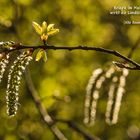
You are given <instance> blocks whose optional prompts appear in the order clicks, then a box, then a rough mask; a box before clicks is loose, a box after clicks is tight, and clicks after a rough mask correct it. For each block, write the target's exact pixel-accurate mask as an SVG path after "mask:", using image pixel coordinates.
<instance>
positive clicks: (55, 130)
mask: <svg viewBox="0 0 140 140" xmlns="http://www.w3.org/2000/svg"><path fill="white" fill-rule="evenodd" d="M25 76H26V82H27V86H28V89H29V91H30V94H31V96H32V98H33V100H34V102H35V104H36V106H37V108H38V111H39V112H40V115H41V117H42V119H43V120H44V122H45V123H46V124H47V125H48V127H49V128H50V130H51V131H52V133H53V134H54V135H55V136H56V138H57V139H58V140H68V139H67V138H66V137H65V136H64V134H63V133H62V132H61V131H60V130H59V128H58V127H57V126H56V125H55V121H54V120H53V119H52V118H51V116H50V115H49V114H48V112H47V110H46V109H45V107H44V106H43V104H42V103H41V101H40V98H39V96H38V93H37V91H36V89H35V87H34V85H33V82H32V79H31V75H30V72H29V70H27V71H26V75H25Z"/></svg>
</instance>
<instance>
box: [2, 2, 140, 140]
mask: <svg viewBox="0 0 140 140" xmlns="http://www.w3.org/2000/svg"><path fill="white" fill-rule="evenodd" d="M117 5H119V6H128V5H131V6H133V5H137V6H140V1H139V0H114V1H113V0H112V1H108V0H102V1H100V0H85V1H82V0H51V1H50V0H0V41H10V40H12V41H15V42H20V43H23V44H25V45H39V44H42V42H41V41H40V39H39V36H38V35H37V34H36V33H35V31H34V29H33V27H32V21H36V22H38V23H40V24H41V23H42V22H43V21H47V23H54V24H55V25H56V27H57V28H59V29H60V33H59V34H57V35H56V36H53V37H51V38H49V40H48V43H49V44H51V45H56V46H78V45H87V46H97V47H104V48H108V49H113V50H117V51H119V52H121V53H122V54H124V55H127V54H128V52H129V50H130V49H131V47H132V46H133V45H134V44H135V42H136V41H137V39H138V38H139V37H140V25H124V24H123V21H124V20H130V19H137V20H139V21H140V15H137V16H122V15H118V16H116V15H114V16H113V15H110V14H109V11H110V10H111V9H112V7H113V6H117ZM47 54H48V61H47V62H46V63H44V62H32V63H31V65H30V67H29V69H30V71H31V75H32V79H33V82H34V84H35V87H36V89H37V91H38V93H39V96H40V98H41V101H42V103H43V105H44V106H45V107H46V109H47V110H48V111H49V113H50V114H51V115H52V116H53V117H55V118H60V119H67V120H72V121H74V122H76V123H77V124H78V125H79V126H80V127H82V128H83V129H84V130H85V131H88V132H90V133H91V134H93V135H96V136H98V137H100V138H101V139H102V140H133V139H135V140H139V139H140V86H139V84H140V78H139V77H140V72H139V71H131V72H130V74H129V76H128V78H127V85H126V93H125V95H124V97H123V101H122V106H121V110H120V114H119V121H118V123H117V124H116V125H112V126H109V125H107V124H106V123H105V115H104V114H105V106H106V103H107V98H104V97H103V98H102V97H101V98H100V104H99V106H98V111H97V119H96V122H95V124H94V125H93V126H88V125H85V124H84V123H83V118H84V98H85V88H86V85H87V82H88V79H89V77H90V75H91V73H92V71H93V70H94V69H96V68H99V67H101V68H104V67H106V65H111V64H112V61H113V60H118V59H116V57H113V56H111V55H107V54H102V53H99V52H91V51H80V50H77V51H60V50H59V51H54V50H49V51H48V53H47ZM139 54H140V49H139V48H138V49H137V50H136V51H135V53H134V55H133V59H134V60H136V61H137V62H139V63H140V56H139ZM7 71H8V70H7ZM6 83H7V76H6V74H5V77H4V80H3V82H2V83H1V87H0V93H1V94H0V139H1V140H30V139H31V140H55V137H54V135H53V134H52V133H51V131H50V129H49V128H48V127H47V126H46V125H45V124H44V123H43V121H42V120H41V117H40V114H39V113H38V110H37V108H36V106H35V103H34V102H33V100H32V98H31V96H30V94H29V93H28V90H27V86H26V83H25V78H24V77H23V80H22V85H21V87H20V89H21V90H20V101H19V102H20V107H19V111H18V113H17V115H16V116H15V117H14V118H9V117H8V116H7V114H6V101H5V94H6V93H5V90H6ZM58 126H59V128H60V129H61V130H62V131H63V132H64V134H65V135H66V136H67V137H68V139H69V140H77V139H79V140H84V138H83V137H82V136H81V135H80V134H78V133H77V132H75V131H73V130H71V129H70V128H69V127H68V126H67V125H66V124H62V123H58Z"/></svg>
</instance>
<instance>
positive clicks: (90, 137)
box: [56, 119, 100, 140]
mask: <svg viewBox="0 0 140 140" xmlns="http://www.w3.org/2000/svg"><path fill="white" fill-rule="evenodd" d="M56 122H60V123H65V124H67V125H68V126H69V127H70V128H71V129H73V130H74V131H76V132H77V133H79V134H81V135H82V136H83V137H84V138H85V139H86V140H100V138H98V137H96V136H93V135H90V134H89V133H87V132H86V131H85V130H83V129H81V128H80V127H79V126H78V125H77V124H76V123H74V122H73V121H70V120H62V119H56Z"/></svg>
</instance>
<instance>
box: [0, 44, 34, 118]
mask: <svg viewBox="0 0 140 140" xmlns="http://www.w3.org/2000/svg"><path fill="white" fill-rule="evenodd" d="M14 45H15V43H14V42H0V51H1V53H0V82H1V81H2V77H3V74H4V72H5V70H6V67H7V65H8V64H9V62H10V55H9V53H8V51H7V53H3V50H11V49H13V46H14ZM31 60H32V57H31V55H30V53H29V52H28V51H25V52H20V54H19V56H18V57H17V58H16V59H15V60H14V62H13V63H12V65H11V67H10V70H9V74H8V82H7V91H6V102H7V114H8V115H9V116H14V115H15V114H16V113H17V109H18V92H19V86H20V82H21V77H22V74H23V72H24V71H25V68H26V66H27V65H28V64H29V62H30V61H31Z"/></svg>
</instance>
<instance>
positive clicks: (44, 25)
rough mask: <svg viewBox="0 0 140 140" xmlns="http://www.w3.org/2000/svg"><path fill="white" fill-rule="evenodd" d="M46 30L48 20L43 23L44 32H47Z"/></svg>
mask: <svg viewBox="0 0 140 140" xmlns="http://www.w3.org/2000/svg"><path fill="white" fill-rule="evenodd" d="M45 32H47V22H46V21H44V22H43V23H42V34H43V33H45Z"/></svg>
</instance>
